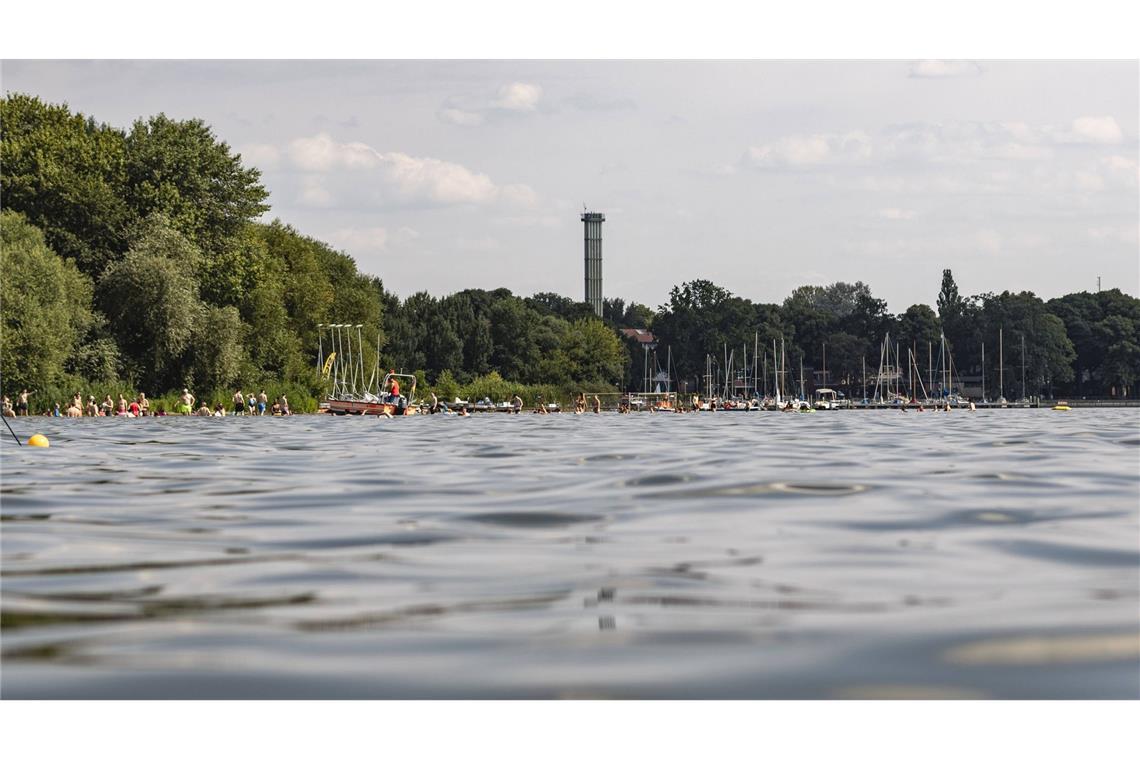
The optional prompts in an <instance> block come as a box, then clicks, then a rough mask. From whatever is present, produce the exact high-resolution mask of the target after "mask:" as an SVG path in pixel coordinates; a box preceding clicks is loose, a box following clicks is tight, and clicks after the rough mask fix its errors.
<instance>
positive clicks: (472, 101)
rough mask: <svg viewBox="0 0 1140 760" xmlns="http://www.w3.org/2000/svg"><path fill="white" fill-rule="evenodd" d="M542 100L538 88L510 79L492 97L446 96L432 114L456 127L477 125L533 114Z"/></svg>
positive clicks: (483, 95)
mask: <svg viewBox="0 0 1140 760" xmlns="http://www.w3.org/2000/svg"><path fill="white" fill-rule="evenodd" d="M541 100H542V87H541V86H539V85H537V84H531V83H529V82H511V83H509V84H505V85H503V86H501V87H499V89H498V91H497V92H496V93H495V95H494V97H490V96H489V93H483V94H482V95H479V96H472V95H465V96H456V97H452V98H448V99H447V101H446V102H445V103H444V104H443V106H441V107H440V109H439V111H438V112H437V113H436V116H437V117H438V118H439V120H440V121H445V122H447V123H448V124H455V125H457V126H460V127H477V126H480V125H482V124H485V123H486V122H487V121H488V120H489V119H495V118H499V119H502V118H509V117H511V116H515V117H517V116H521V115H523V114H528V113H533V112H534V111H537V110H538V106H539V101H541Z"/></svg>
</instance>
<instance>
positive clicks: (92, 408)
mask: <svg viewBox="0 0 1140 760" xmlns="http://www.w3.org/2000/svg"><path fill="white" fill-rule="evenodd" d="M86 411H87V416H88V417H98V416H99V405H98V404H96V403H95V397H94V396H88V397H87V410H86Z"/></svg>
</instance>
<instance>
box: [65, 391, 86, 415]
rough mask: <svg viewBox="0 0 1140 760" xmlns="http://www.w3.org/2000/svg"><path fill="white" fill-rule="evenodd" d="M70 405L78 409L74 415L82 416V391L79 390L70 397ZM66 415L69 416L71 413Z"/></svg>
mask: <svg viewBox="0 0 1140 760" xmlns="http://www.w3.org/2000/svg"><path fill="white" fill-rule="evenodd" d="M71 406H73V407H75V408H76V409H78V410H79V414H78V415H75V416H77V417H82V416H83V394H82V393H80V392H79V391H76V392H75V395H74V396H72V397H71ZM71 406H69V407H68V410H69V411H70V409H71ZM67 416H68V417H71V416H72V415H71V414H68V415H67Z"/></svg>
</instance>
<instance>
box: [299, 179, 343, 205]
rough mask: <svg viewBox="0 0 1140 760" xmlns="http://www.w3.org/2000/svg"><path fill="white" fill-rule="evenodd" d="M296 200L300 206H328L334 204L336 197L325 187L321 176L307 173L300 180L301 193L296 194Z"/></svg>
mask: <svg viewBox="0 0 1140 760" xmlns="http://www.w3.org/2000/svg"><path fill="white" fill-rule="evenodd" d="M297 202H298V203H300V204H301V205H302V206H312V207H314V208H329V207H330V206H332V205H334V204H335V202H336V199H335V198H333V195H332V193H330V192H329V191H328V188H326V187H325V183H324V180H323V179H322V178H321V177H318V176H315V175H308V176H306V177H304V178H302V180H301V194H300V196H298V198H297Z"/></svg>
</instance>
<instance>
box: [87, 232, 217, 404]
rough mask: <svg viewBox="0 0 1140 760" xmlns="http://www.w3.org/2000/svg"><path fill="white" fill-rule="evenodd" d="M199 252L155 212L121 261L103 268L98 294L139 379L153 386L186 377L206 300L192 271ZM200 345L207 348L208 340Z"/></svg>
mask: <svg viewBox="0 0 1140 760" xmlns="http://www.w3.org/2000/svg"><path fill="white" fill-rule="evenodd" d="M199 256H200V254H199V253H198V250H197V248H196V247H195V246H194V245H192V244H191V243H190V242H189V241H188V240H186V239H185V238H184V237H183V236H182V235H180V234H179V233H178V232H176V231H175V230H173V229H172V228H171V227H170V226H169V224H168V223H167V222H166V220H165V219H163V218H162V217H152V218H151V219H149V220H148V223H147V225H146V227H145V228H144V229H143V231H142V232H141V234H140V235H139V236H138V238H137V239H136V240H135V242H134V244H133V245H132V246H131V248H130V249H129V250H128V251H127V254H126V256H124V257H123V258H122V259H120V260H119V261H116V262H114V263H113V264H111V265H110V266H108V267H107V269H106V271H104V272H103V276H102V277H101V278H100V280H99V288H98V296H99V303H100V304H101V306H102V308H103V311H104V313H106V314H107V316H108V317H109V318H110V320H111V322H112V324H113V325H114V330H115V338H116V339H117V341H118V344H119V349H120V351H121V352H122V354H123V357H124V359H125V361H126V364H127V368H128V370H129V371H130V372H131V373H132V375H134V377H135V379H136V380H137V381H139V382H142V383H143V384H145V385H146V386H147V387H149V388H152V389H155V390H166V389H169V388H173V387H175V386H177V385H181V384H183V383H184V382H186V381H187V380H188V378H187V370H188V364H189V362H188V357H187V354H188V353H189V351H190V349H191V348H192V341H193V339H194V338H195V336H196V335H199V334H200V333H199V332H198V328H199V321H200V320H201V319H202V318H203V316H204V314H205V306H204V305H203V304H202V302H201V300H200V299H199V298H198V281H197V279H195V277H194V271H195V268H196V267H195V265H196V264H197V262H198V260H199ZM199 350H202V351H206V350H209V349H207V348H206V344H203V345H201V346H200V348H199Z"/></svg>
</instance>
